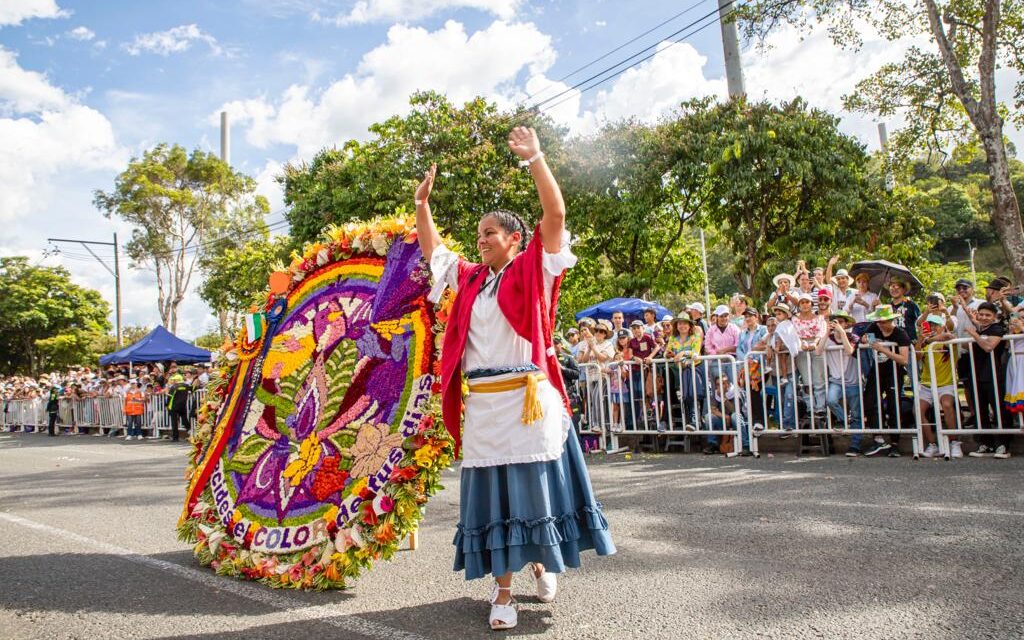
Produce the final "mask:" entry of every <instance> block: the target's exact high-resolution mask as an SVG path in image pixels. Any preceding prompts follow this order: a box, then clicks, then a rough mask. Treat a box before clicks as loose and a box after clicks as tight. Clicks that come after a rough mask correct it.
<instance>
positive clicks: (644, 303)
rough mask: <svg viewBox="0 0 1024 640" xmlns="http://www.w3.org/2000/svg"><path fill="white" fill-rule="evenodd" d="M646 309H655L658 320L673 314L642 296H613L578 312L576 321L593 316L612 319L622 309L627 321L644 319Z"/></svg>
mask: <svg viewBox="0 0 1024 640" xmlns="http://www.w3.org/2000/svg"><path fill="white" fill-rule="evenodd" d="M645 309H654V312H655V314H657V319H658V320H661V319H662V318H663V317H665V316H670V315H672V312H671V311H669V310H668V309H666V308H665V307H663V306H661V305H660V304H658V303H657V302H652V301H650V300H641V299H640V298H611V299H610V300H605V301H604V302H598V303H597V304H595V305H592V306H589V307H587V308H586V309H584V310H583V311H579V312H577V313H576V322H579V321H580V320H582V319H583V318H593V319H594V320H600V319H601V318H604V319H606V320H611V317H612V314H613V313H615V312H616V311H621V312H622V315H623V316H625V318H626V322H627V323H629V322H630V321H631V320H638V319H639V320H643V315H644V310H645Z"/></svg>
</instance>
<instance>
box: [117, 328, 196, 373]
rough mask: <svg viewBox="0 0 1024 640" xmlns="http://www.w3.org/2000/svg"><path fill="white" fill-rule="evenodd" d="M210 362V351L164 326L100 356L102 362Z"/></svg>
mask: <svg viewBox="0 0 1024 640" xmlns="http://www.w3.org/2000/svg"><path fill="white" fill-rule="evenodd" d="M168 360H171V361H174V362H183V363H190V362H209V361H210V352H209V351H207V350H206V349H200V348H199V347H197V346H195V345H192V344H189V343H187V342H185V341H184V340H182V339H181V338H179V337H177V336H176V335H174V334H173V333H171V332H170V331H168V330H167V329H164V328H163V327H159V326H158V327H157V328H156V329H153V330H152V331H150V332H149V335H147V336H146V337H145V338H143V339H141V340H139V341H138V342H136V343H135V344H133V345H130V346H127V347H125V348H124V349H121V350H120V351H115V352H113V353H108V354H107V355H105V356H102V357H100V364H101V365H102V366H104V367H105V366H107V365H108V364H137V363H140V362H165V361H168Z"/></svg>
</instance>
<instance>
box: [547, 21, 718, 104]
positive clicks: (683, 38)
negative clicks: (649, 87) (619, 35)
mask: <svg viewBox="0 0 1024 640" xmlns="http://www.w3.org/2000/svg"><path fill="white" fill-rule="evenodd" d="M727 4H732V2H729V3H727ZM717 12H718V10H717V9H716V10H715V13H717ZM709 15H710V14H709ZM708 17H709V16H708V15H706V16H704V18H702V20H703V19H707V18H708ZM717 22H718V18H717V17H715V18H713V19H712V20H711V21H709V22H707V23H706V24H704V25H702V26H700V27H698V28H696V29H694V30H693V31H692V32H690V33H687V34H686V35H684V36H682V37H680V38H679V39H678V40H673V41H671V42H669V44H668V45H667V46H666V47H665V48H664V49H659V50H657V51H655V52H654V53H651V54H650V55H647V56H645V57H643V58H641V59H640V60H637V61H636V62H634V63H632V64H630V65H628V66H626V67H624V68H622V69H619V70H618V71H616V72H615V73H613V74H611V75H610V76H608V77H606V78H603V79H601V80H600V81H598V82H595V83H594V84H593V85H591V86H589V87H586V88H584V89H580V91H579V92H580V93H581V94H583V93H586V92H587V91H590V90H591V89H596V88H597V87H599V86H601V85H602V84H604V83H605V82H608V81H609V80H613V79H615V78H617V77H619V76H620V75H622V74H623V73H625V72H626V71H629V70H630V69H632V68H633V67H636V66H638V65H640V64H643V63H644V62H647V61H648V60H650V59H651V58H653V57H654V56H656V55H658V54H659V53H661V52H662V51H665V50H667V49H669V48H671V47H674V46H675V45H677V44H681V43H682V42H684V41H685V40H686V39H687V38H690V37H692V36H695V35H697V34H698V33H700V32H701V31H703V30H705V29H707V28H708V27H710V26H712V25H714V24H715V23H717ZM620 64H621V63H620ZM615 66H618V65H615ZM613 68H614V66H613V67H610V68H609V69H606V70H605V71H603V72H602V74H603V73H607V71H610V70H611V69H613ZM598 75H601V74H598ZM579 86H581V85H577V87H575V88H579ZM563 93H564V92H563ZM556 97H557V96H556ZM575 97H576V96H575V95H569V96H567V97H565V98H563V99H562V100H559V101H558V102H556V103H554V104H548V105H545V106H544V108H545V109H554V108H555V107H557V106H559V105H561V104H565V103H566V102H568V101H569V100H572V99H574V98H575Z"/></svg>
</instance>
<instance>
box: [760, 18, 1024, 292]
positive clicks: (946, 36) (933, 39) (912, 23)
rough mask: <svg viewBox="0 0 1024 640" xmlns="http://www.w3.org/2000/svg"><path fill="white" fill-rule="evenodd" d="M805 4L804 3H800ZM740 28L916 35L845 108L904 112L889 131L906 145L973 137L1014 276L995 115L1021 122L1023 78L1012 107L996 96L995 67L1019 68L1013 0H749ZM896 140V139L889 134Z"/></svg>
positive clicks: (1013, 241)
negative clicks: (816, 27)
mask: <svg viewBox="0 0 1024 640" xmlns="http://www.w3.org/2000/svg"><path fill="white" fill-rule="evenodd" d="M809 9H810V10H809ZM740 13H741V16H742V19H743V20H744V21H745V30H746V32H747V34H748V35H752V36H756V37H764V36H765V35H767V34H768V33H769V32H771V31H772V30H774V29H775V28H777V27H779V26H780V25H783V24H786V23H789V24H796V25H800V26H802V27H807V26H809V25H810V24H812V22H814V21H818V22H823V23H826V24H827V25H828V26H829V32H830V33H831V34H832V36H833V38H834V40H835V41H836V42H837V43H838V44H840V45H843V46H849V47H855V48H856V47H858V46H859V45H860V44H861V41H862V39H861V36H860V31H859V29H860V25H862V24H868V25H871V26H872V27H873V28H875V29H877V30H878V32H879V33H881V34H882V35H883V36H884V37H885V38H887V39H888V40H890V41H896V40H899V39H901V38H906V37H914V36H925V37H927V38H928V39H929V41H930V46H929V47H927V48H922V47H919V46H912V47H911V48H910V49H909V50H908V52H907V55H906V56H905V57H904V59H903V60H902V61H900V62H896V63H892V64H887V65H885V66H883V67H882V68H881V69H879V70H878V71H877V72H876V73H874V74H873V75H872V76H870V77H868V78H865V79H864V80H863V81H861V83H860V84H859V85H858V86H857V90H856V91H855V92H854V94H853V95H850V96H847V97H846V107H847V108H849V109H852V110H858V111H865V112H872V113H877V114H878V115H880V116H889V115H893V114H900V113H902V114H905V115H906V118H907V122H908V125H907V127H906V128H905V129H903V130H902V131H900V132H899V136H898V138H901V139H902V142H903V144H898V145H897V146H902V147H903V148H906V149H914V148H918V149H919V148H921V147H924V148H926V149H930V150H932V151H938V152H942V151H943V150H944V149H945V148H947V147H951V146H953V145H954V144H955V143H957V142H965V141H969V140H971V139H973V140H975V141H977V142H979V143H980V145H981V147H982V149H983V150H984V152H985V162H986V167H987V172H988V177H989V189H990V190H991V192H992V213H991V217H992V224H993V225H994V226H995V229H996V233H997V235H998V236H999V238H1000V240H1001V242H1002V245H1003V251H1004V252H1005V253H1006V259H1007V261H1008V262H1009V264H1010V266H1011V267H1012V269H1013V271H1014V275H1015V277H1016V279H1017V281H1018V282H1024V228H1022V225H1021V211H1020V202H1019V201H1018V199H1017V197H1016V195H1015V193H1014V189H1013V185H1012V182H1011V178H1010V169H1009V160H1010V158H1009V153H1008V151H1007V145H1006V140H1005V138H1004V133H1003V125H1004V123H1005V118H1007V117H1012V118H1013V119H1014V120H1015V121H1016V122H1017V123H1018V124H1024V80H1018V82H1017V85H1016V87H1015V92H1014V104H1013V105H1012V106H1013V108H1010V107H1008V106H1007V105H1004V104H1000V103H999V101H998V100H997V99H996V93H997V91H996V87H997V85H996V82H997V79H996V71H997V70H998V69H1000V68H1004V69H1012V70H1014V71H1016V73H1017V74H1018V77H1020V76H1021V75H1024V4H1022V3H1021V2H1019V0H1010V1H1007V2H1003V1H1002V0H909V1H907V0H858V1H856V2H849V1H846V0H814V1H813V2H811V3H809V6H808V3H807V2H803V1H801V0H751V2H749V3H747V4H746V5H744V7H743V8H742V9H741V11H740ZM898 142H899V141H898Z"/></svg>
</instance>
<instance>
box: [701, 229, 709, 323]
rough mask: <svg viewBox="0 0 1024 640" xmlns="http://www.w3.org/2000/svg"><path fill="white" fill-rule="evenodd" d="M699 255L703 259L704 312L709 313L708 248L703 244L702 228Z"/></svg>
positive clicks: (702, 230)
mask: <svg viewBox="0 0 1024 640" xmlns="http://www.w3.org/2000/svg"><path fill="white" fill-rule="evenodd" d="M700 256H701V260H703V261H704V312H705V313H711V281H710V278H708V248H707V246H706V245H705V244H704V229H701V230H700Z"/></svg>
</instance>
